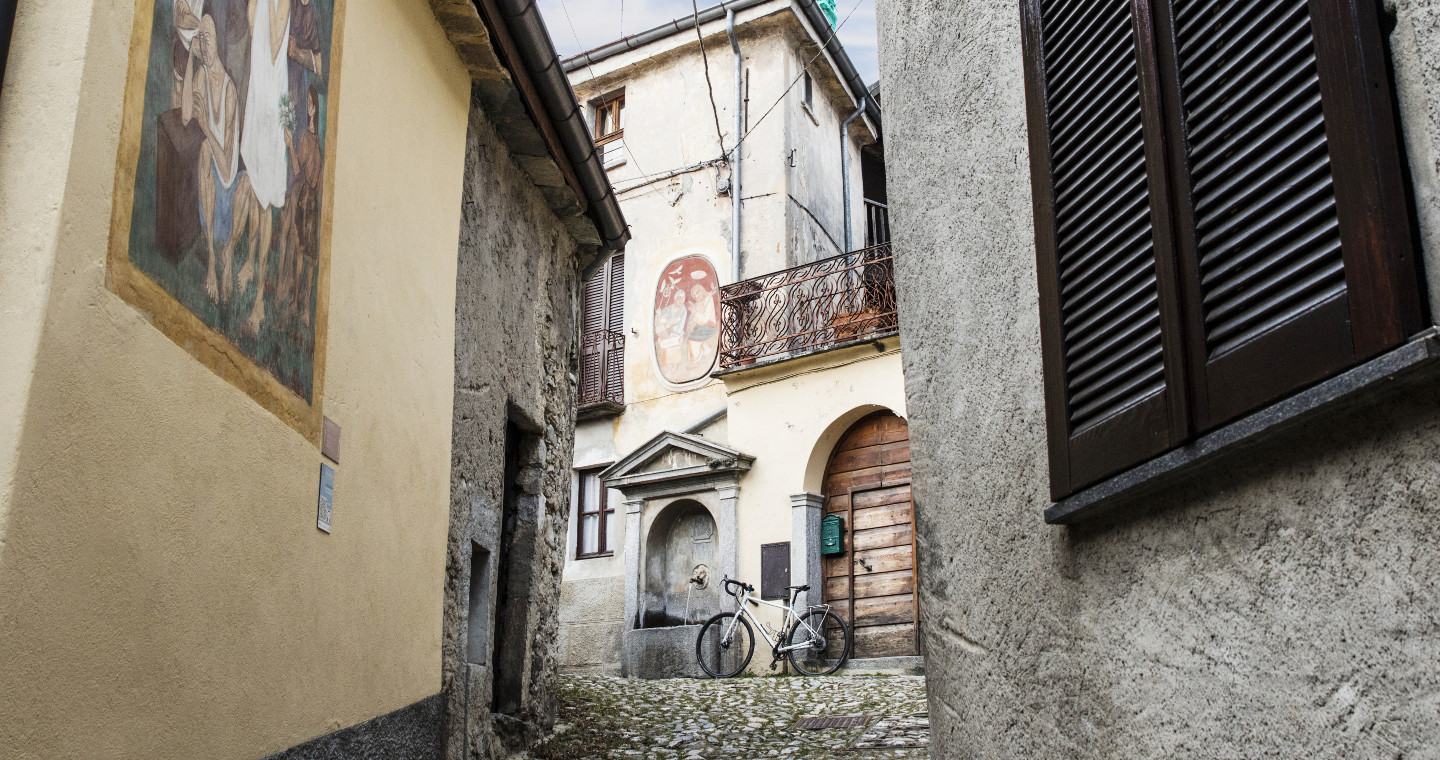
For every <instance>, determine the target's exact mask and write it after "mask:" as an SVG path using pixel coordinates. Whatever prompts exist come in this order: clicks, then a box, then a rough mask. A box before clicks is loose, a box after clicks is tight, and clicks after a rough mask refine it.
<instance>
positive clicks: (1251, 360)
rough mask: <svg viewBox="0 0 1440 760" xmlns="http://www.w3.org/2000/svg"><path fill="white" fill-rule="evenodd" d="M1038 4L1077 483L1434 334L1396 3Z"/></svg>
mask: <svg viewBox="0 0 1440 760" xmlns="http://www.w3.org/2000/svg"><path fill="white" fill-rule="evenodd" d="M1362 6H1363V7H1362ZM1021 10H1022V13H1021V15H1022V23H1023V25H1024V36H1023V40H1024V45H1025V73H1026V97H1027V104H1028V110H1029V125H1030V151H1031V177H1032V184H1033V191H1034V206H1035V224H1036V249H1037V263H1038V270H1039V278H1040V295H1041V299H1040V300H1041V316H1042V340H1043V342H1044V357H1045V379H1046V401H1047V418H1048V421H1049V428H1050V462H1051V492H1052V497H1053V498H1056V499H1057V500H1058V499H1060V498H1063V497H1065V496H1067V495H1069V494H1071V493H1074V492H1075V491H1077V490H1079V489H1081V488H1084V487H1086V486H1088V485H1091V484H1093V483H1095V482H1097V481H1099V480H1102V479H1104V478H1105V477H1107V476H1109V475H1112V474H1115V473H1116V472H1119V471H1121V470H1124V469H1127V468H1129V467H1132V466H1134V465H1136V464H1139V463H1141V462H1143V461H1145V460H1146V459H1148V458H1151V457H1153V456H1155V455H1157V454H1159V453H1162V452H1164V451H1166V450H1168V449H1171V448H1174V447H1176V446H1178V445H1180V444H1181V443H1183V442H1184V441H1185V440H1187V439H1189V438H1191V437H1193V436H1195V435H1198V434H1203V433H1204V432H1206V431H1209V430H1213V429H1215V428H1216V427H1218V426H1220V425H1222V424H1224V423H1226V422H1228V421H1230V420H1233V419H1235V418H1237V417H1239V416H1241V415H1244V414H1246V413H1249V412H1253V411H1255V410H1257V409H1259V408H1261V407H1263V406H1264V405H1266V404H1268V403H1271V402H1273V401H1276V400H1278V399H1280V398H1282V397H1284V396H1285V395H1287V394H1290V393H1293V392H1295V391H1296V390H1299V389H1301V388H1303V387H1305V386H1307V385H1309V384H1313V383H1315V382H1317V381H1319V380H1323V379H1325V378H1327V377H1330V376H1332V375H1334V374H1336V373H1338V372H1340V371H1343V370H1344V369H1346V368H1348V367H1351V366H1354V365H1355V364H1356V363H1357V362H1359V361H1361V360H1364V359H1366V358H1369V357H1371V356H1374V355H1375V354H1377V353H1379V352H1381V351H1384V350H1385V349H1387V348H1392V347H1394V346H1396V345H1398V344H1399V343H1400V342H1402V341H1403V340H1404V339H1405V338H1406V337H1408V336H1409V335H1410V334H1412V333H1413V332H1414V331H1416V330H1418V329H1419V327H1420V326H1421V321H1422V315H1421V310H1420V298H1419V289H1418V282H1417V278H1416V272H1415V265H1414V259H1413V255H1414V252H1413V244H1412V242H1411V240H1410V227H1409V220H1408V218H1407V216H1406V214H1407V212H1406V205H1405V197H1404V187H1403V185H1402V184H1401V182H1402V180H1401V176H1402V175H1401V167H1400V158H1399V152H1398V148H1397V146H1396V142H1395V140H1396V136H1395V125H1394V124H1393V121H1392V116H1391V103H1390V97H1391V96H1390V94H1389V93H1390V89H1389V80H1388V72H1387V70H1386V68H1385V60H1384V55H1383V52H1384V51H1383V49H1381V47H1380V45H1381V44H1382V40H1381V36H1380V31H1379V19H1378V16H1377V9H1376V7H1374V6H1373V5H1367V4H1363V3H1362V4H1354V5H1352V4H1351V3H1350V2H1347V0H1311V2H1307V1H1306V0H1100V1H1099V2H1086V1H1083V0H1022V4H1021Z"/></svg>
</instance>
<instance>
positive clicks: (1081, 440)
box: [1021, 0, 1187, 499]
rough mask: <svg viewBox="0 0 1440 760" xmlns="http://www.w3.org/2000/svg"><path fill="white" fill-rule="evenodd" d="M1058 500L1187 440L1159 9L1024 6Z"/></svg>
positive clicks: (1056, 1) (1094, 3) (1055, 3)
mask: <svg viewBox="0 0 1440 760" xmlns="http://www.w3.org/2000/svg"><path fill="white" fill-rule="evenodd" d="M1021 17H1022V23H1023V26H1024V38H1023V40H1024V46H1025V74H1026V77H1025V78H1026V101H1027V106H1028V111H1029V128H1030V157H1031V179H1032V188H1033V194H1034V211H1035V237H1036V256H1037V267H1038V271H1039V279H1040V307H1041V337H1042V342H1043V344H1044V370H1045V381H1046V382H1045V391H1046V414H1047V418H1048V422H1049V425H1048V427H1049V435H1050V481H1051V493H1052V496H1053V497H1054V498H1056V499H1059V498H1062V497H1064V496H1066V495H1069V494H1070V493H1072V492H1074V491H1075V490H1077V489H1079V488H1081V487H1084V486H1086V485H1089V484H1091V483H1094V482H1095V481H1097V480H1100V479H1101V478H1104V477H1106V476H1108V475H1111V474H1114V473H1116V472H1119V471H1120V470H1123V469H1125V468H1126V467H1129V466H1131V465H1134V464H1136V463H1138V462H1140V461H1143V460H1145V459H1147V458H1149V457H1152V456H1154V455H1156V454H1159V453H1161V452H1163V451H1165V450H1166V449H1168V448H1170V447H1172V446H1174V445H1176V444H1178V443H1179V442H1181V441H1182V440H1184V438H1185V436H1186V433H1187V430H1186V422H1185V420H1186V411H1185V406H1184V400H1185V394H1184V391H1183V376H1182V374H1181V355H1182V345H1181V342H1180V335H1179V310H1178V307H1177V304H1176V295H1175V288H1174V272H1173V261H1174V257H1173V252H1172V250H1171V242H1170V241H1171V234H1170V230H1169V227H1168V224H1169V214H1168V201H1167V200H1166V193H1167V192H1168V190H1167V184H1166V182H1165V160H1164V159H1165V154H1164V150H1163V142H1162V141H1163V128H1162V125H1161V124H1160V123H1159V122H1158V120H1157V119H1158V107H1157V106H1156V103H1155V100H1156V97H1157V96H1156V87H1157V73H1156V67H1155V58H1154V43H1153V34H1152V33H1151V29H1150V22H1149V16H1148V11H1147V9H1146V8H1144V7H1136V6H1133V5H1132V3H1131V2H1129V0H1022V3H1021Z"/></svg>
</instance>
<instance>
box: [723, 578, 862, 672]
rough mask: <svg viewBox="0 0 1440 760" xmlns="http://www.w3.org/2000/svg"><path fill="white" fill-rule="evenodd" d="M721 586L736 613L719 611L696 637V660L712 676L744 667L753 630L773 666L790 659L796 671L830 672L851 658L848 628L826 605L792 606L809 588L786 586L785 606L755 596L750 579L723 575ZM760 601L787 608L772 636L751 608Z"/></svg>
mask: <svg viewBox="0 0 1440 760" xmlns="http://www.w3.org/2000/svg"><path fill="white" fill-rule="evenodd" d="M721 584H722V586H723V587H724V589H725V593H727V594H729V595H730V596H733V597H734V598H735V602H736V611H735V612H721V613H719V614H717V615H715V616H714V617H712V618H710V619H709V620H707V621H706V622H705V626H704V627H703V628H701V629H700V636H699V637H698V638H697V639H696V640H695V658H696V659H697V660H699V661H700V667H701V668H702V669H704V671H705V672H706V673H709V674H710V675H711V676H713V677H715V678H729V677H731V676H734V675H738V674H739V673H740V672H741V671H743V670H745V666H746V665H749V664H750V658H751V657H752V656H753V655H754V654H755V629H756V628H758V629H760V635H761V636H764V637H765V643H767V644H769V645H770V652H771V654H772V655H773V656H774V658H775V659H773V660H772V661H771V662H770V667H771V668H774V667H775V663H777V662H779V661H780V660H782V659H784V658H785V657H789V658H790V664H791V665H794V666H795V670H796V671H797V672H799V673H803V674H805V675H807V676H828V675H830V674H831V673H834V672H835V671H837V670H839V669H840V667H841V666H842V665H844V664H845V661H846V660H848V659H850V629H849V628H847V627H846V626H845V621H843V620H841V619H840V616H839V615H836V614H835V613H834V612H833V611H832V610H831V609H830V605H828V604H811V605H807V606H806V607H805V608H804V610H803V611H801V610H798V609H796V608H795V600H796V599H798V598H799V597H800V594H801V593H802V592H805V591H809V590H810V587H809V586H787V587H786V588H787V589H788V590H789V591H790V592H791V593H790V602H789V604H777V603H775V602H771V601H766V600H764V599H760V598H758V597H756V596H755V587H754V586H751V585H750V584H748V583H741V582H740V581H732V580H730V579H729V578H726V579H724V580H723V581H721ZM762 604H764V605H766V606H769V607H774V608H776V609H781V610H785V623H784V624H783V625H781V626H780V630H779V631H778V632H777V633H776V638H774V639H772V638H770V632H769V631H767V630H766V629H765V626H763V625H761V624H760V620H759V619H758V618H756V617H755V613H754V612H752V611H751V610H750V608H751V607H758V606H760V605H762ZM752 623H753V624H754V625H753V626H752V625H751V624H752Z"/></svg>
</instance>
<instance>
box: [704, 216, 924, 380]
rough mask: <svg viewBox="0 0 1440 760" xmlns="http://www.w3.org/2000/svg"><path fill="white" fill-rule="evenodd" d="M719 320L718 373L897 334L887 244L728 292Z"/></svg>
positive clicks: (722, 296)
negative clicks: (780, 357)
mask: <svg viewBox="0 0 1440 760" xmlns="http://www.w3.org/2000/svg"><path fill="white" fill-rule="evenodd" d="M720 320H721V329H720V368H721V369H730V368H733V367H740V366H744V365H746V364H751V363H753V362H754V361H755V360H757V359H763V358H767V357H773V356H779V355H783V354H790V355H792V356H800V355H804V354H809V353H815V352H816V351H823V350H825V349H827V348H830V347H832V346H836V345H839V344H842V343H848V342H851V341H856V340H860V339H863V338H868V337H872V336H876V335H880V334H883V333H887V332H894V331H895V330H897V329H898V328H899V326H900V323H899V320H898V318H897V317H896V314H895V268H894V261H893V259H892V258H891V255H890V244H889V243H885V244H882V245H876V246H872V247H870V248H865V249H862V250H859V251H852V252H850V253H846V254H842V255H840V256H835V257H832V258H828V259H821V260H820V261H816V262H813V263H810V264H805V265H803V266H798V267H794V268H793V269H785V270H782V271H779V272H772V273H771V274H767V275H764V276H762V277H756V278H753V279H750V280H741V281H740V282H737V283H734V284H731V285H726V286H725V287H723V288H721V289H720Z"/></svg>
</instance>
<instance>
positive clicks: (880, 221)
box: [865, 198, 890, 246]
mask: <svg viewBox="0 0 1440 760" xmlns="http://www.w3.org/2000/svg"><path fill="white" fill-rule="evenodd" d="M888 242H890V207H889V206H886V205H885V204H883V203H878V202H876V201H872V200H870V199H869V198H866V199H865V245H867V246H874V245H880V244H881V243H888Z"/></svg>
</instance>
